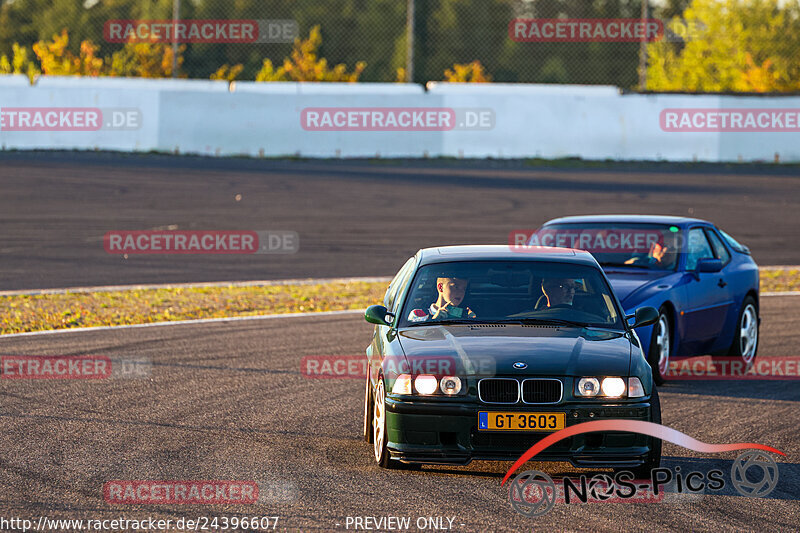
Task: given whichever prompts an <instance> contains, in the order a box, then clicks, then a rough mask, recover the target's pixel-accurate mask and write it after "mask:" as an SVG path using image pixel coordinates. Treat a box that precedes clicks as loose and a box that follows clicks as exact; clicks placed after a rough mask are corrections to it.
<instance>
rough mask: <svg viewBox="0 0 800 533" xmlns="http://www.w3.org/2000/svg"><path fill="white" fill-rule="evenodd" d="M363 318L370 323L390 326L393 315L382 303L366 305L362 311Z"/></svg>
mask: <svg viewBox="0 0 800 533" xmlns="http://www.w3.org/2000/svg"><path fill="white" fill-rule="evenodd" d="M364 320H366V321H367V322H369V323H370V324H378V325H379V326H391V325H392V322H394V315H393V314H391V313H390V312H389V311H388V310H387V309H386V308H385V307H384V306H382V305H370V306H369V307H367V310H366V311H364Z"/></svg>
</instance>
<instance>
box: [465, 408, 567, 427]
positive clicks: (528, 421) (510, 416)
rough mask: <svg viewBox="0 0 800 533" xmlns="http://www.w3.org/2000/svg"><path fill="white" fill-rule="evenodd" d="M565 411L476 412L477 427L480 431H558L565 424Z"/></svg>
mask: <svg viewBox="0 0 800 533" xmlns="http://www.w3.org/2000/svg"><path fill="white" fill-rule="evenodd" d="M566 420H567V415H566V413H509V412H507V411H480V412H478V429H479V430H482V431H558V430H559V429H564V426H565V425H566Z"/></svg>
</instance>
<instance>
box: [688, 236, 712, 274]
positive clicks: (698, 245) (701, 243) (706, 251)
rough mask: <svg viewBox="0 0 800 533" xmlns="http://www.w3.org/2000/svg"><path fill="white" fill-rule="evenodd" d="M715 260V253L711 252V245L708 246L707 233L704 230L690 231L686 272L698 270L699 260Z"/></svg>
mask: <svg viewBox="0 0 800 533" xmlns="http://www.w3.org/2000/svg"><path fill="white" fill-rule="evenodd" d="M704 258H709V259H713V258H714V252H712V251H711V245H710V244H708V239H707V238H706V233H705V232H704V231H703V230H702V228H694V229H690V230H689V249H688V254H687V256H686V270H694V269H695V268H697V260H698V259H704Z"/></svg>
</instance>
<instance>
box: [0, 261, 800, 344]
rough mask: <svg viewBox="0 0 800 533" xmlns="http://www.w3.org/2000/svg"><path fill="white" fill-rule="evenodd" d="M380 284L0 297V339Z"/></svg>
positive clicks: (270, 306) (267, 311)
mask: <svg viewBox="0 0 800 533" xmlns="http://www.w3.org/2000/svg"><path fill="white" fill-rule="evenodd" d="M386 286H387V283H386V282H363V281H359V282H331V283H320V284H310V285H270V286H266V287H264V286H261V287H234V286H224V287H201V288H173V289H137V290H124V291H108V292H70V293H66V294H45V295H15V296H2V297H0V334H7V333H22V332H28V331H42V330H48V329H69V328H79V327H91V326H119V325H125V324H146V323H150V322H168V321H175V320H192V319H198V318H230V317H238V316H252V315H271V314H281V313H303V312H314V311H339V310H345V309H364V308H366V307H367V306H369V305H371V304H374V303H379V302H380V301H381V299H382V298H383V294H384V292H385V291H386ZM761 291H762V292H779V291H800V270H799V269H783V270H762V271H761Z"/></svg>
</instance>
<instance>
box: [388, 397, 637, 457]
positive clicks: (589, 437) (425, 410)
mask: <svg viewBox="0 0 800 533" xmlns="http://www.w3.org/2000/svg"><path fill="white" fill-rule="evenodd" d="M479 411H508V412H512V411H513V412H547V413H559V412H561V413H566V425H567V427H569V426H573V425H575V424H580V423H582V422H590V421H595V420H609V419H627V420H644V421H651V420H652V413H651V408H650V403H649V400H646V401H639V402H635V403H624V404H623V403H616V404H612V403H591V404H589V403H574V404H559V405H557V406H553V405H540V406H534V405H515V406H506V405H503V406H499V405H484V404H480V403H468V402H463V403H451V402H447V403H444V402H435V401H424V400H413V401H407V400H398V399H395V398H388V397H387V398H386V417H387V420H386V427H387V439H388V442H387V448H388V450H389V453H390V454H391V456H392V458H393V459H397V460H399V461H402V462H405V463H425V464H458V465H465V464H468V463H470V462H471V461H473V460H497V461H510V460H516V459H518V458H519V456H520V455H522V453H523V452H524V451H526V450H527V449H528V448H530V447H531V446H533V445H534V444H536V442H538V441H539V440H541V439H542V438H544V437H546V436H547V435H550V434H551V433H552V432H523V431H486V430H478V412H479ZM651 440H652V439H651V438H650V437H647V436H646V435H640V434H637V433H623V432H595V433H586V434H583V435H575V436H572V437H568V438H566V439H563V440H561V441H559V442H557V443H555V444H553V445H551V446H550V447H548V448H547V449H545V450H543V451H542V452H540V453H539V454H538V455H537V456H536V460H539V461H568V462H569V463H571V464H572V465H574V466H577V467H597V468H600V467H636V466H640V465H642V464H643V463H644V462H645V461H646V460H647V457H648V454H649V452H650V442H651Z"/></svg>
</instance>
